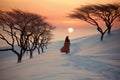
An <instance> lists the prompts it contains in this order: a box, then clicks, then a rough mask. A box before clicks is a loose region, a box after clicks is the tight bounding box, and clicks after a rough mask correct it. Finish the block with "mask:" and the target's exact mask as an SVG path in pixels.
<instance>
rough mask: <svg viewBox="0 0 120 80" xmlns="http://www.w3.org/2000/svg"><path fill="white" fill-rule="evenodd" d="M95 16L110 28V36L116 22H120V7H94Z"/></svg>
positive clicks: (116, 5)
mask: <svg viewBox="0 0 120 80" xmlns="http://www.w3.org/2000/svg"><path fill="white" fill-rule="evenodd" d="M93 7H94V9H95V10H96V11H95V12H94V14H95V15H94V16H96V17H99V18H100V19H102V21H103V22H104V23H105V25H106V27H107V28H108V34H110V33H111V28H112V26H113V25H114V22H116V21H118V18H119V16H120V5H119V4H118V3H114V4H106V5H102V4H100V5H94V6H93Z"/></svg>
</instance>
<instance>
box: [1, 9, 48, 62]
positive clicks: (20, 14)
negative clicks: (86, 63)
mask: <svg viewBox="0 0 120 80" xmlns="http://www.w3.org/2000/svg"><path fill="white" fill-rule="evenodd" d="M44 23H47V22H45V17H43V16H40V15H37V14H33V13H29V12H24V11H21V10H16V9H13V10H12V11H9V12H3V11H1V13H0V25H1V27H2V31H3V32H4V33H5V34H7V36H9V37H10V38H11V40H10V39H9V38H7V36H5V35H4V34H2V33H0V39H2V40H4V41H5V42H6V43H7V44H8V45H9V46H11V48H8V49H1V50H0V51H6V50H11V51H13V52H14V53H15V54H16V55H17V56H18V61H17V62H18V63H19V62H21V60H22V56H23V55H24V54H25V52H30V58H32V57H33V51H34V50H35V49H36V48H37V46H38V41H39V37H40V36H41V35H43V34H44V33H45V29H44V28H45V27H44V26H43V24H44ZM16 47H17V48H18V49H16Z"/></svg>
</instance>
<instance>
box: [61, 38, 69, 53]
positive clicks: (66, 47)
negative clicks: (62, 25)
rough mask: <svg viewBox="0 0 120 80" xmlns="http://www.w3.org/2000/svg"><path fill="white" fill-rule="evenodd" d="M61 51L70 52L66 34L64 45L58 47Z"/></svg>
mask: <svg viewBox="0 0 120 80" xmlns="http://www.w3.org/2000/svg"><path fill="white" fill-rule="evenodd" d="M60 51H61V52H63V53H66V54H68V53H69V52H70V40H69V36H66V38H65V42H64V46H63V47H62V48H61V49H60Z"/></svg>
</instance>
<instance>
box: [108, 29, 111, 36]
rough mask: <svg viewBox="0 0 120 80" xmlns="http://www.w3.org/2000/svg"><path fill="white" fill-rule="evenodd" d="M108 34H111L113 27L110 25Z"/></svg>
mask: <svg viewBox="0 0 120 80" xmlns="http://www.w3.org/2000/svg"><path fill="white" fill-rule="evenodd" d="M108 34H109V35H110V34H111V27H108Z"/></svg>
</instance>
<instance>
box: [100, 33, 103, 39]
mask: <svg viewBox="0 0 120 80" xmlns="http://www.w3.org/2000/svg"><path fill="white" fill-rule="evenodd" d="M103 37H104V33H101V37H100V41H103Z"/></svg>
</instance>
